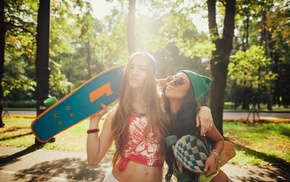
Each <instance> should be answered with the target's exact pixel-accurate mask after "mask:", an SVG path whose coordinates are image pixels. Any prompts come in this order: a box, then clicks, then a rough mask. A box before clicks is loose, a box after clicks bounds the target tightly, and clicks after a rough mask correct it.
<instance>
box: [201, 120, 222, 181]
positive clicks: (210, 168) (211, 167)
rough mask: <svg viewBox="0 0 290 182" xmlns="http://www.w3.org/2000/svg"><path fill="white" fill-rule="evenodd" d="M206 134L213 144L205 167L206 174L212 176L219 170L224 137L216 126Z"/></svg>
mask: <svg viewBox="0 0 290 182" xmlns="http://www.w3.org/2000/svg"><path fill="white" fill-rule="evenodd" d="M206 136H207V137H208V138H209V139H210V141H211V142H212V146H213V147H212V151H211V153H210V156H209V157H208V158H207V160H206V163H205V168H204V172H205V176H210V175H212V174H215V173H216V172H217V171H218V170H219V163H220V159H219V156H220V154H221V152H222V150H223V148H224V139H223V137H222V135H221V134H220V133H219V131H218V130H217V128H216V127H215V126H213V128H212V129H211V130H210V131H208V132H207V134H206Z"/></svg>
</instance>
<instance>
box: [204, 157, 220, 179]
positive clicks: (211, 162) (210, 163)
mask: <svg viewBox="0 0 290 182" xmlns="http://www.w3.org/2000/svg"><path fill="white" fill-rule="evenodd" d="M203 171H204V174H205V176H206V177H208V176H210V175H212V174H215V173H216V172H217V166H216V157H215V155H214V154H211V155H210V156H209V157H208V158H207V159H206V161H205V167H204V169H203Z"/></svg>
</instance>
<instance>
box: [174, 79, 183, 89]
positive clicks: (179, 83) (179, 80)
mask: <svg viewBox="0 0 290 182" xmlns="http://www.w3.org/2000/svg"><path fill="white" fill-rule="evenodd" d="M173 84H174V86H176V87H179V86H181V85H183V84H185V81H184V79H183V78H177V79H175V80H174V82H173Z"/></svg>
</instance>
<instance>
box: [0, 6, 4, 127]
mask: <svg viewBox="0 0 290 182" xmlns="http://www.w3.org/2000/svg"><path fill="white" fill-rule="evenodd" d="M0 27H1V28H0V113H1V116H0V128H2V127H4V123H3V119H2V112H3V105H2V101H3V86H2V79H3V73H4V60H5V59H4V52H5V24H4V1H2V3H0Z"/></svg>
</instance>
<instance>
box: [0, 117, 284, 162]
mask: <svg viewBox="0 0 290 182" xmlns="http://www.w3.org/2000/svg"><path fill="white" fill-rule="evenodd" d="M3 121H4V123H5V127H4V128H0V133H1V135H0V146H13V147H29V146H32V145H34V144H35V137H34V135H33V134H32V132H31V128H30V124H31V122H32V121H33V118H18V117H4V118H3ZM102 124H103V121H101V122H100V128H101V126H102ZM88 126H89V121H88V120H84V121H82V122H80V123H78V124H76V125H74V126H72V127H70V128H69V129H67V130H65V131H63V132H61V133H59V134H58V135H56V136H55V142H47V143H45V144H44V145H43V146H42V148H43V149H50V150H63V151H82V152H85V151H86V137H87V133H86V130H87V129H88ZM289 131H290V125H289V123H279V122H277V121H276V122H274V123H271V122H268V123H263V124H262V125H261V124H257V125H255V126H248V125H246V124H244V123H241V122H234V121H232V122H224V124H223V132H224V136H225V139H226V140H229V141H231V142H232V143H233V144H234V146H235V149H236V156H235V157H234V158H233V159H231V160H230V163H234V164H255V165H283V166H285V165H287V166H288V165H289V163H290V140H289V136H290V132H289ZM113 152H114V148H113V147H112V148H111V149H110V151H109V153H110V154H113Z"/></svg>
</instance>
